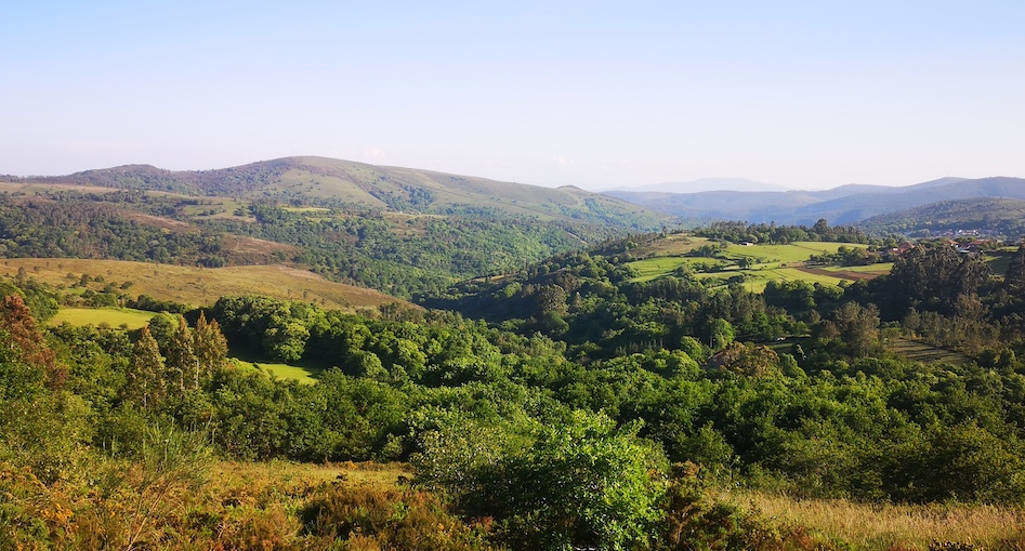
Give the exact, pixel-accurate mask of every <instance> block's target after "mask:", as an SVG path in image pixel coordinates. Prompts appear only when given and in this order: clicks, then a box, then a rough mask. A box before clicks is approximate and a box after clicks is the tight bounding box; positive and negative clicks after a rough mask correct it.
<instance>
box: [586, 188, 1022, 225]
mask: <svg viewBox="0 0 1025 551" xmlns="http://www.w3.org/2000/svg"><path fill="white" fill-rule="evenodd" d="M606 193H607V194H608V195H611V196H613V197H618V198H620V199H624V200H626V201H630V202H632V203H635V204H637V205H641V206H644V207H647V208H650V209H652V210H657V211H661V212H664V213H667V214H672V215H674V216H679V217H681V218H683V219H685V220H688V221H691V222H704V221H710V220H747V221H750V222H777V223H780V224H812V223H814V222H815V221H816V220H818V219H819V218H826V219H827V220H829V222H830V223H834V224H853V223H856V222H860V221H862V220H865V219H867V218H870V217H873V216H877V215H880V214H887V213H893V212H897V211H901V210H904V209H910V208H914V207H919V206H923V205H928V204H930V203H936V202H939V201H954V200H960V199H974V198H1010V199H1025V179H1022V178H1009V177H991V178H978V179H967V178H952V177H948V178H940V179H937V180H931V181H928V182H923V183H920V184H915V185H911V186H905V187H887V186H872V185H857V184H851V185H845V186H840V187H836V188H833V189H828V190H822V191H783V192H772V191H769V192H743V191H706V192H699V193H659V192H635V191H610V192H606Z"/></svg>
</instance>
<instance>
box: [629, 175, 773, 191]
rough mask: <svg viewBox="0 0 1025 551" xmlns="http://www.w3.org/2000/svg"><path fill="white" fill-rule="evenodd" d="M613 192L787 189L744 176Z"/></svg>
mask: <svg viewBox="0 0 1025 551" xmlns="http://www.w3.org/2000/svg"><path fill="white" fill-rule="evenodd" d="M613 191H615V192H658V193H699V192H702V191H787V188H785V187H783V186H778V185H775V184H767V183H765V182H758V181H755V180H748V179H746V178H700V179H697V180H688V181H686V182H662V183H660V184H649V185H644V186H638V187H632V188H629V189H617V190H613Z"/></svg>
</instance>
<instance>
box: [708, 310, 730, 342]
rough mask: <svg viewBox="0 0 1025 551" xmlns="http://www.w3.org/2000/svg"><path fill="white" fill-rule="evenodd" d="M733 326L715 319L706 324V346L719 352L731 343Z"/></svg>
mask: <svg viewBox="0 0 1025 551" xmlns="http://www.w3.org/2000/svg"><path fill="white" fill-rule="evenodd" d="M733 338H734V332H733V325H732V324H731V323H730V322H728V321H726V320H724V319H722V318H715V319H713V320H712V321H711V322H710V323H709V324H708V344H709V348H711V349H712V350H721V349H723V348H725V347H726V346H727V345H728V344H730V343H731V342H733Z"/></svg>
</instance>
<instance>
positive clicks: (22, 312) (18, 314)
mask: <svg viewBox="0 0 1025 551" xmlns="http://www.w3.org/2000/svg"><path fill="white" fill-rule="evenodd" d="M0 330H3V331H5V332H6V333H7V334H8V335H9V337H10V339H11V342H12V344H13V345H14V348H15V349H16V350H17V351H18V352H19V354H20V355H21V358H22V360H23V361H24V362H25V363H27V364H29V365H30V366H32V367H35V368H36V369H39V370H41V371H42V373H43V374H44V375H45V380H46V385H47V386H48V387H50V388H52V389H56V388H59V387H61V386H63V385H64V382H65V381H66V380H67V378H68V369H67V367H65V366H64V365H62V364H60V363H59V362H57V356H56V354H54V352H53V350H51V349H50V347H49V346H47V345H46V341H45V340H44V339H43V335H42V333H40V332H39V327H38V326H37V325H36V320H35V318H33V317H32V313H31V312H30V311H29V309H28V306H26V305H25V301H24V300H23V299H22V298H21V296H20V295H16V294H11V295H7V296H5V297H3V300H2V301H0Z"/></svg>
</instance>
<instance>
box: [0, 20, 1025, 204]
mask: <svg viewBox="0 0 1025 551" xmlns="http://www.w3.org/2000/svg"><path fill="white" fill-rule="evenodd" d="M206 4H208V3H207V2H196V3H191V2H173V3H172V2H166V3H164V2H116V3H115V2H68V3H47V2H17V3H14V2H7V1H2V0H0V173H14V174H58V173H66V172H70V171H75V170H81V169H86V168H95V167H101V166H111V165H117V164H125V163H151V164H155V165H158V166H161V167H165V168H174V169H181V168H212V167H222V166H230V165H234V164H241V163H245V162H250V161H255V160H260V159H267V158H272V157H280V156H285V155H296V154H317V155H326V156H332V157H340V158H346V159H354V160H362V161H368V162H374V163H382V164H395V165H404V166H414V167H421V168H431V169H437V170H444V171H448V172H457V173H464V174H473V175H479V176H488V177H493V178H498V179H507V180H515V181H522V182H528V183H537V184H544V185H559V184H576V185H580V186H583V187H589V188H601V187H612V186H624V187H625V186H631V185H642V184H650V183H655V182H660V181H667V180H689V179H694V178H700V177H710V176H733V177H747V178H752V179H756V180H762V181H768V182H772V183H775V184H781V185H786V186H790V187H825V186H832V185H839V184H844V183H850V182H858V183H866V184H890V185H895V184H910V183H914V182H918V181H922V180H927V179H931V178H935V177H939V176H945V175H957V176H968V177H980V176H988V175H1017V176H1025V2H1022V1H1021V0H1018V1H1006V2H987V1H975V2H969V1H964V2H944V1H929V2H896V1H891V2H822V1H819V2H708V1H703V2H666V3H652V2H636V1H635V2H621V3H607V4H605V3H594V2H587V3H561V4H558V5H555V4H553V3H551V2H543V3H530V2H509V3H504V4H492V5H485V4H483V3H466V4H455V3H452V4H448V3H446V4H442V3H427V2H415V3H413V2H411V3H383V2H381V3H379V2H358V3H348V2H330V3H329V2H324V3H312V2H309V3H308V2H287V3H286V2H266V3H264V2H237V3H217V6H214V7H211V6H209V5H206ZM286 4H287V6H286Z"/></svg>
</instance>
